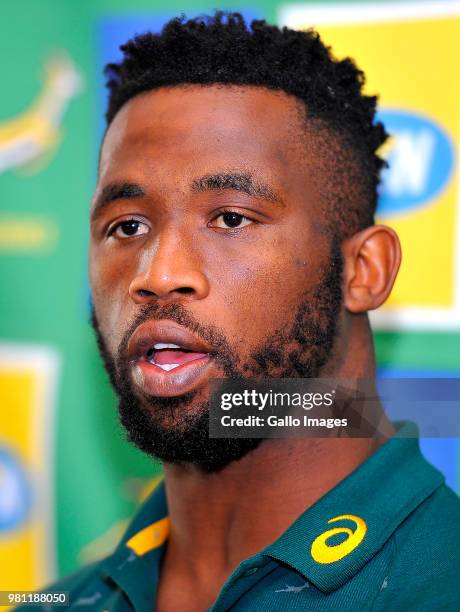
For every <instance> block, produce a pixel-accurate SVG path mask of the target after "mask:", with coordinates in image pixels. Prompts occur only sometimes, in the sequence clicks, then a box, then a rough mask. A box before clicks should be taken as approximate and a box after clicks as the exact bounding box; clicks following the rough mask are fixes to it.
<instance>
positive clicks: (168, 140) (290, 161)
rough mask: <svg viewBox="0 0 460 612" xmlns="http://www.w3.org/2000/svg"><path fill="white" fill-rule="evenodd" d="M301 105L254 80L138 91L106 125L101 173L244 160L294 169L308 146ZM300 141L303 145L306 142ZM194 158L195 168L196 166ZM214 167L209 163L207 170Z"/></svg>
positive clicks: (274, 168) (271, 168)
mask: <svg viewBox="0 0 460 612" xmlns="http://www.w3.org/2000/svg"><path fill="white" fill-rule="evenodd" d="M305 139H307V140H308V138H307V134H306V131H305V119H304V116H303V106H302V104H301V103H300V102H299V101H297V100H296V99H295V98H294V97H292V96H289V95H287V94H285V93H283V92H275V91H269V90H267V89H265V88H262V87H260V88H258V87H234V86H231V87H230V86H219V85H213V86H196V85H188V86H180V87H169V88H161V89H158V90H154V91H149V92H146V93H142V94H140V95H138V96H136V97H135V98H133V99H131V100H130V101H128V102H127V103H126V104H125V105H124V106H123V107H122V109H121V110H120V111H119V113H118V114H117V115H116V117H115V119H114V120H113V122H112V124H111V125H110V127H109V129H108V131H107V134H106V137H105V140H104V143H103V147H102V151H101V162H100V178H101V179H102V178H104V176H105V175H106V174H108V173H112V172H113V171H115V170H117V171H118V170H120V168H121V167H124V168H127V167H129V166H132V165H135V166H137V168H138V169H140V168H141V167H142V168H144V170H147V169H148V168H150V170H158V169H159V168H160V166H161V167H163V166H165V165H169V164H171V163H173V164H174V168H175V171H176V173H177V172H178V171H180V168H181V166H184V168H185V166H187V167H188V168H190V167H191V166H196V170H200V171H206V170H211V168H210V167H209V168H206V166H216V165H221V166H222V165H223V166H238V167H241V166H242V165H245V164H246V165H251V166H253V168H252V169H255V170H265V171H267V170H268V171H271V172H274V173H276V172H278V173H279V174H280V175H282V174H283V172H282V171H283V169H285V168H286V167H290V169H291V171H294V169H297V170H299V167H298V166H299V164H298V162H299V156H300V157H302V158H303V157H305V155H306V154H307V153H308V143H306V142H305ZM305 145H307V149H306V148H305ZM198 166H200V168H198ZM214 169H215V168H212V170H214Z"/></svg>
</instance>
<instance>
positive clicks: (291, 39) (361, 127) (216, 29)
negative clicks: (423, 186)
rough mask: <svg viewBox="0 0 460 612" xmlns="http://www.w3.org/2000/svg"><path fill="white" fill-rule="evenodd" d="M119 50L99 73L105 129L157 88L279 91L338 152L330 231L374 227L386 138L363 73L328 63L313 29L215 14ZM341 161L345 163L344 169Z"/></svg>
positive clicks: (178, 21)
mask: <svg viewBox="0 0 460 612" xmlns="http://www.w3.org/2000/svg"><path fill="white" fill-rule="evenodd" d="M120 48H121V50H122V52H123V54H124V57H123V59H122V61H121V62H120V63H116V64H115V63H111V64H108V65H107V66H106V68H105V74H106V75H107V77H108V82H107V87H108V89H109V101H108V109H107V113H106V119H107V127H108V126H109V125H110V123H111V122H112V120H113V118H114V117H115V115H116V114H117V112H118V111H119V110H120V108H121V107H122V106H123V105H124V104H125V103H126V102H127V101H128V100H130V99H131V98H133V97H134V96H136V95H137V94H140V93H142V92H145V91H149V90H153V89H158V88H160V87H170V86H178V85H186V84H201V85H207V84H209V85H210V84H227V85H240V86H241V85H243V86H244V85H247V86H259V87H265V88H267V89H271V90H281V91H284V92H286V93H287V94H290V95H292V96H295V97H296V98H298V99H299V100H301V101H302V102H303V103H304V105H305V110H306V117H307V118H308V119H311V120H315V119H316V120H320V122H321V124H322V125H323V126H326V127H327V128H329V130H330V131H332V133H333V134H334V135H336V136H337V137H338V138H339V140H340V142H341V149H342V152H343V153H345V156H344V157H343V156H342V160H341V161H340V162H337V163H338V164H342V167H341V168H340V169H339V171H338V176H341V177H342V179H343V180H342V181H341V185H337V186H336V193H335V195H334V196H333V197H332V200H334V209H335V212H336V213H337V214H336V215H334V219H335V221H334V223H335V233H337V232H339V234H340V235H341V237H342V238H344V237H347V236H348V235H351V234H352V233H354V232H356V231H359V230H360V229H363V228H365V227H368V226H369V225H372V224H373V223H374V214H375V209H376V206H377V190H378V185H379V180H380V171H381V169H382V167H383V166H384V165H386V163H385V162H384V161H383V159H382V158H381V157H379V155H378V153H377V151H378V149H379V147H380V146H381V145H382V144H383V143H384V142H385V140H386V138H387V136H388V135H387V133H386V131H385V129H384V127H383V125H382V124H381V123H379V122H377V121H376V120H375V113H376V105H377V97H376V96H368V95H364V94H363V85H364V82H365V77H364V73H363V72H362V71H361V70H359V69H358V68H357V67H356V65H355V63H354V61H353V60H352V59H350V58H345V59H342V60H337V59H335V58H334V57H333V55H332V53H331V50H330V48H329V47H327V46H325V45H324V43H323V42H322V41H321V39H320V36H319V34H318V33H317V32H315V31H313V30H307V31H295V30H291V29H289V28H287V27H283V28H278V27H276V26H273V25H269V24H267V23H266V22H265V21H264V20H254V21H252V22H251V24H250V25H247V24H246V22H245V20H244V18H243V17H242V15H241V14H239V13H228V12H223V11H216V12H215V14H214V15H212V16H200V17H197V18H194V19H189V20H187V19H186V18H185V17H184V16H181V17H178V18H174V19H171V20H170V21H169V22H168V23H166V25H165V26H164V27H163V29H162V31H161V33H160V34H154V33H151V32H149V33H146V34H142V35H138V36H136V37H134V38H133V39H132V40H130V41H128V42H127V43H126V44H124V45H122V46H121V47H120ZM344 159H345V161H348V162H350V161H351V165H350V163H347V164H345V165H346V172H344V168H343V160H344ZM351 166H353V168H352V169H351V170H350V167H351ZM353 169H354V170H353ZM350 173H351V174H352V175H353V176H351V177H350ZM335 181H336V182H337V180H336V179H335ZM339 183H340V181H339ZM329 199H331V198H329ZM337 215H338V216H337ZM329 217H330V211H329ZM338 228H340V229H338Z"/></svg>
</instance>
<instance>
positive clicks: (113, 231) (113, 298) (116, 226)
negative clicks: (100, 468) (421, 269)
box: [53, 13, 460, 612]
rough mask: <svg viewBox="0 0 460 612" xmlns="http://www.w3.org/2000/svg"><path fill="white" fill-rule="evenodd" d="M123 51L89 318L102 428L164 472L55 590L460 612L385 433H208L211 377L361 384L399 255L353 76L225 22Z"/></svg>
mask: <svg viewBox="0 0 460 612" xmlns="http://www.w3.org/2000/svg"><path fill="white" fill-rule="evenodd" d="M122 50H123V51H124V59H123V60H122V62H121V63H120V64H113V65H109V66H108V67H107V74H108V76H109V82H108V86H109V90H110V96H109V106H108V111H107V131H106V134H105V137H104V141H103V144H102V149H101V156H100V164H99V175H98V183H97V188H96V192H95V196H94V201H93V205H92V210H91V252H90V278H91V287H92V297H93V303H94V312H93V325H94V329H95V331H96V335H97V338H98V343H99V347H100V351H101V354H102V357H103V359H104V362H105V365H106V368H107V370H108V373H109V375H110V378H111V381H112V384H113V386H114V388H115V390H116V392H117V394H118V397H119V410H120V416H121V421H122V423H123V425H124V427H125V428H126V430H127V432H128V435H129V438H130V440H131V441H132V442H133V443H134V444H135V445H137V446H138V447H139V448H140V449H142V450H144V451H145V452H146V453H148V454H150V455H152V456H154V457H157V458H159V459H161V460H162V461H163V462H164V472H165V479H164V484H161V485H160V486H159V487H158V488H157V489H156V491H154V493H153V494H152V496H151V497H150V498H149V500H148V501H147V502H146V503H145V504H144V506H143V507H142V508H141V510H140V512H139V514H138V515H137V517H136V518H135V519H134V521H133V522H132V524H131V526H130V527H129V529H128V531H127V533H126V534H125V536H124V537H123V539H122V541H121V542H120V544H119V546H118V547H117V549H116V550H115V552H114V553H113V554H112V555H110V556H109V557H108V558H106V559H104V560H102V561H101V562H99V563H96V564H93V565H91V566H90V567H87V568H85V569H83V570H81V571H80V572H78V573H77V574H76V575H74V576H72V577H71V578H68V579H64V580H63V581H61V582H60V583H59V584H58V585H54V587H53V590H58V591H68V592H69V597H70V604H71V606H73V607H75V608H77V607H86V608H89V609H94V610H111V611H121V610H133V609H135V610H138V611H143V610H157V611H158V612H176V611H181V612H198V611H203V610H207V609H211V610H213V611H215V612H217V611H223V610H230V609H231V610H241V611H243V610H245V611H266V610H269V611H276V612H278V611H281V610H290V611H291V610H292V611H304V610H318V611H325V610H350V611H356V610H360V611H361V610H371V609H372V610H430V611H431V610H458V609H460V592H459V591H460V589H459V585H458V570H459V569H460V563H459V561H460V551H459V547H458V544H459V533H460V504H459V501H458V499H457V498H456V496H455V494H454V493H453V492H452V491H450V490H449V489H448V488H447V487H446V486H445V484H444V481H443V477H442V476H441V474H440V473H439V472H438V471H437V470H436V469H435V468H433V467H432V466H430V465H429V464H428V463H427V462H426V461H425V460H424V459H423V458H422V456H421V454H420V451H419V450H418V446H417V442H416V440H415V439H410V438H409V437H407V434H406V433H405V431H404V428H403V430H399V432H398V433H399V435H396V436H395V435H393V434H394V433H395V428H394V427H393V425H392V424H390V423H388V422H385V423H384V427H383V429H382V428H380V430H379V431H385V432H386V433H385V434H379V435H377V434H376V435H374V436H372V437H368V438H364V437H357V438H331V437H329V438H311V437H298V438H290V439H288V440H286V439H264V440H260V439H255V438H236V439H225V438H224V439H222V438H211V437H209V432H208V421H209V396H210V381H211V380H213V379H215V378H231V379H241V378H245V379H246V378H252V379H262V378H311V377H319V376H321V377H335V378H340V379H347V380H348V381H351V382H353V381H355V382H356V381H358V380H360V379H373V378H374V376H375V362H374V351H373V343H372V333H371V330H370V326H369V321H368V316H367V311H369V310H372V309H375V308H378V307H379V306H380V305H381V304H382V303H383V302H384V301H385V300H386V298H387V297H388V295H389V293H390V291H391V289H392V286H393V283H394V280H395V277H396V274H397V271H398V267H399V263H400V246H399V242H398V238H397V236H396V235H395V233H394V231H393V230H391V229H390V228H388V227H384V226H378V225H374V220H373V219H374V212H375V207H376V199H377V186H378V181H379V171H380V169H381V168H382V165H383V162H382V160H381V159H380V157H379V156H378V154H377V150H378V148H379V147H380V146H381V145H382V144H383V142H384V141H385V139H386V133H385V131H384V128H383V126H382V125H381V124H379V123H376V122H375V120H374V114H375V107H376V98H374V97H368V96H366V95H364V94H363V92H362V86H363V82H364V76H363V74H362V73H361V72H360V71H359V70H358V69H357V68H356V66H355V65H354V63H353V62H352V61H351V60H350V59H345V60H342V61H337V60H335V59H334V58H333V57H332V56H331V54H330V52H329V50H328V49H327V48H326V47H325V46H324V45H323V43H322V42H321V40H320V39H319V37H318V35H317V34H315V33H314V32H304V33H300V32H294V31H291V30H288V29H283V30H279V29H278V28H276V27H272V26H268V25H267V24H266V23H265V22H261V21H254V22H253V23H252V24H251V25H250V26H249V27H248V26H246V24H245V23H244V21H243V19H242V17H241V16H240V15H238V14H229V15H228V14H221V13H217V14H216V15H215V16H214V17H212V18H199V19H195V20H191V21H185V20H183V19H182V20H181V19H175V20H172V21H170V22H169V23H168V24H167V25H166V26H165V28H164V29H163V31H162V33H161V34H159V35H154V34H145V35H142V36H138V37H137V38H135V39H134V40H132V41H130V42H128V43H127V44H126V45H125V46H124V47H122ZM404 427H405V426H404ZM389 438H391V439H389Z"/></svg>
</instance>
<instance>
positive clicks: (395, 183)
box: [378, 109, 454, 217]
mask: <svg viewBox="0 0 460 612" xmlns="http://www.w3.org/2000/svg"><path fill="white" fill-rule="evenodd" d="M378 119H379V121H382V122H383V124H384V125H385V128H386V130H387V132H388V133H389V134H390V136H391V138H390V142H389V143H388V145H387V146H385V148H384V151H383V155H384V157H385V158H386V160H387V161H388V163H389V168H385V169H384V170H383V172H382V184H381V186H380V192H379V206H378V214H379V215H380V216H383V217H386V216H392V215H395V214H398V213H402V212H406V211H409V210H411V209H415V208H419V207H421V206H424V205H425V204H429V203H430V202H431V201H432V200H433V198H434V197H436V196H437V195H439V194H440V193H441V191H442V190H443V189H444V188H445V187H446V185H447V184H448V182H449V180H450V178H451V175H452V170H453V166H454V148H453V145H452V142H451V139H450V137H449V135H448V134H447V133H446V131H445V130H444V129H443V128H442V127H441V126H440V125H439V124H437V123H436V122H435V121H434V120H433V119H431V118H430V117H427V116H423V115H420V114H417V113H415V112H408V111H403V110H393V109H392V110H389V109H388V110H385V109H384V110H382V111H381V112H380V113H379V116H378Z"/></svg>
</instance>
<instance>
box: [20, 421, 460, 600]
mask: <svg viewBox="0 0 460 612" xmlns="http://www.w3.org/2000/svg"><path fill="white" fill-rule="evenodd" d="M405 427H407V425H405V426H404V427H403V428H402V429H401V430H399V436H404V435H405ZM331 459H333V458H331ZM306 469H314V466H308V467H306ZM167 513H168V510H167V504H166V499H165V491H164V485H163V483H161V484H160V485H159V486H158V487H157V488H156V490H155V491H154V492H153V494H152V495H151V496H150V498H149V499H148V500H147V501H146V502H145V503H144V505H143V506H142V507H141V509H140V511H139V512H138V514H137V516H136V517H135V518H134V520H133V521H132V523H131V525H130V526H129V528H128V530H127V532H126V534H125V536H124V537H123V539H122V541H121V542H120V544H119V545H118V547H117V548H116V550H115V552H114V553H113V554H111V555H110V556H109V557H107V558H105V559H103V560H102V561H100V562H98V563H96V564H93V565H91V566H89V567H87V568H85V569H83V570H81V571H80V572H78V573H77V574H74V575H73V576H71V577H69V578H67V579H64V580H62V581H60V582H59V583H58V584H55V585H53V587H52V588H51V589H50V590H55V591H60V590H62V591H68V592H69V596H70V606H71V608H75V609H79V610H85V609H87V610H100V611H101V612H102V611H105V610H110V612H127V611H132V610H136V611H137V612H146V611H149V612H151V611H152V610H154V605H155V596H156V590H157V585H158V578H159V572H160V564H161V559H162V557H163V554H164V551H165V547H166V545H167V535H168V525H169V519H168V518H167ZM203 529H206V523H204V524H203ZM190 562H191V563H193V559H192V558H191V559H190ZM190 601H191V602H193V593H190ZM25 607H27V606H23V608H25ZM35 609H36V608H35ZM210 610H211V611H212V612H223V611H224V610H237V611H240V612H243V611H244V612H259V611H260V612H267V611H273V612H283V611H292V612H306V611H307V610H315V611H318V612H326V611H334V612H341V611H345V610H346V611H350V612H362V611H364V610H373V611H382V612H383V611H385V612H388V611H399V610H401V611H404V612H406V611H408V610H409V611H410V610H416V611H426V612H433V611H438V610H443V611H452V612H453V611H455V612H459V610H460V501H459V499H458V497H457V496H456V494H455V493H454V492H453V491H452V490H450V489H449V488H448V487H446V485H445V484H444V478H443V476H442V475H441V473H440V472H439V471H438V470H436V469H435V468H434V467H433V466H432V465H430V464H429V463H428V462H427V461H426V460H425V459H424V458H423V456H422V455H421V453H420V450H419V445H418V440H417V439H416V438H404V437H393V438H392V439H390V440H389V441H388V442H386V443H385V444H384V445H383V446H381V447H380V448H379V449H378V450H377V451H376V452H375V453H374V454H373V455H372V456H371V457H370V458H369V459H367V460H366V461H365V462H364V463H363V464H362V465H360V466H359V467H358V468H357V469H356V470H355V471H354V472H352V473H351V474H350V475H349V476H348V477H347V478H345V479H344V480H343V481H342V482H340V483H339V484H338V485H337V486H336V487H335V488H333V489H332V490H331V491H329V492H328V493H327V494H326V495H325V496H324V497H322V498H321V499H319V500H318V501H317V502H316V503H315V504H314V505H313V506H311V507H310V508H308V509H307V510H306V511H305V512H304V513H303V514H302V515H300V516H299V518H298V519H297V520H296V521H295V522H294V523H293V524H292V525H291V526H290V527H289V528H288V529H287V530H286V531H285V532H284V533H283V534H282V535H281V537H279V538H278V539H277V540H276V541H275V542H273V543H272V544H270V545H268V546H267V547H266V548H264V549H263V550H261V551H260V552H259V553H258V554H256V555H254V556H253V557H250V558H248V559H245V560H244V561H242V562H241V563H240V565H239V566H238V568H237V569H236V570H235V571H234V572H233V574H232V575H231V576H229V577H228V579H227V581H226V582H225V584H224V585H223V587H222V589H221V591H220V593H219V596H218V597H217V599H216V601H215V602H214V604H213V606H212V607H211V608H210Z"/></svg>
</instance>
